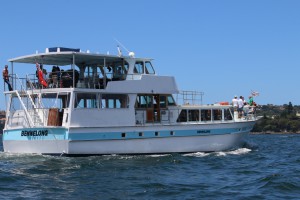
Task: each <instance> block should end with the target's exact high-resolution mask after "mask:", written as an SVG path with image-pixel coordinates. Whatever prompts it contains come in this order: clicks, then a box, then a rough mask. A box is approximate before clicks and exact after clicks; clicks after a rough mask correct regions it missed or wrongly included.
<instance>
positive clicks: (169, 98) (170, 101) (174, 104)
mask: <svg viewBox="0 0 300 200" xmlns="http://www.w3.org/2000/svg"><path fill="white" fill-rule="evenodd" d="M167 100H168V106H176V103H175V101H174V98H173V96H172V95H168V97H167Z"/></svg>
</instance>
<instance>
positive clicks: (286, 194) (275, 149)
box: [0, 134, 300, 199]
mask: <svg viewBox="0 0 300 200" xmlns="http://www.w3.org/2000/svg"><path fill="white" fill-rule="evenodd" d="M0 148H2V146H0ZM299 150H300V135H293V134H292V135H284V134H278V135H250V136H249V138H248V142H247V145H246V146H245V147H244V148H240V149H237V150H234V151H228V152H216V153H200V152H198V153H192V154H172V155H170V154H166V155H151V156H150V155H147V156H141V155H139V156H116V155H115V156H93V157H80V158H78V157H52V156H42V155H12V154H8V153H3V152H1V153H0V197H1V199H299V198H300V154H299Z"/></svg>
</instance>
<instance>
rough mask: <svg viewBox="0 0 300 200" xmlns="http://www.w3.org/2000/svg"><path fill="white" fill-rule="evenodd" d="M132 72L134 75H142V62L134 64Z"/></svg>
mask: <svg viewBox="0 0 300 200" xmlns="http://www.w3.org/2000/svg"><path fill="white" fill-rule="evenodd" d="M133 72H134V73H135V74H143V73H144V62H143V61H138V62H136V63H135V64H134V70H133Z"/></svg>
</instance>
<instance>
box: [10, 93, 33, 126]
mask: <svg viewBox="0 0 300 200" xmlns="http://www.w3.org/2000/svg"><path fill="white" fill-rule="evenodd" d="M15 93H16V94H17V97H18V99H19V100H20V103H21V105H22V107H23V109H24V111H25V114H26V117H27V120H28V121H29V126H30V128H31V127H33V126H34V123H33V121H32V119H31V116H30V115H29V113H28V111H27V108H26V106H25V104H24V102H23V101H22V99H21V96H20V94H19V92H18V90H15Z"/></svg>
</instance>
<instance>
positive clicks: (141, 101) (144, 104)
mask: <svg viewBox="0 0 300 200" xmlns="http://www.w3.org/2000/svg"><path fill="white" fill-rule="evenodd" d="M135 107H136V108H152V107H153V97H152V95H138V96H137V99H136V105H135Z"/></svg>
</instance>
